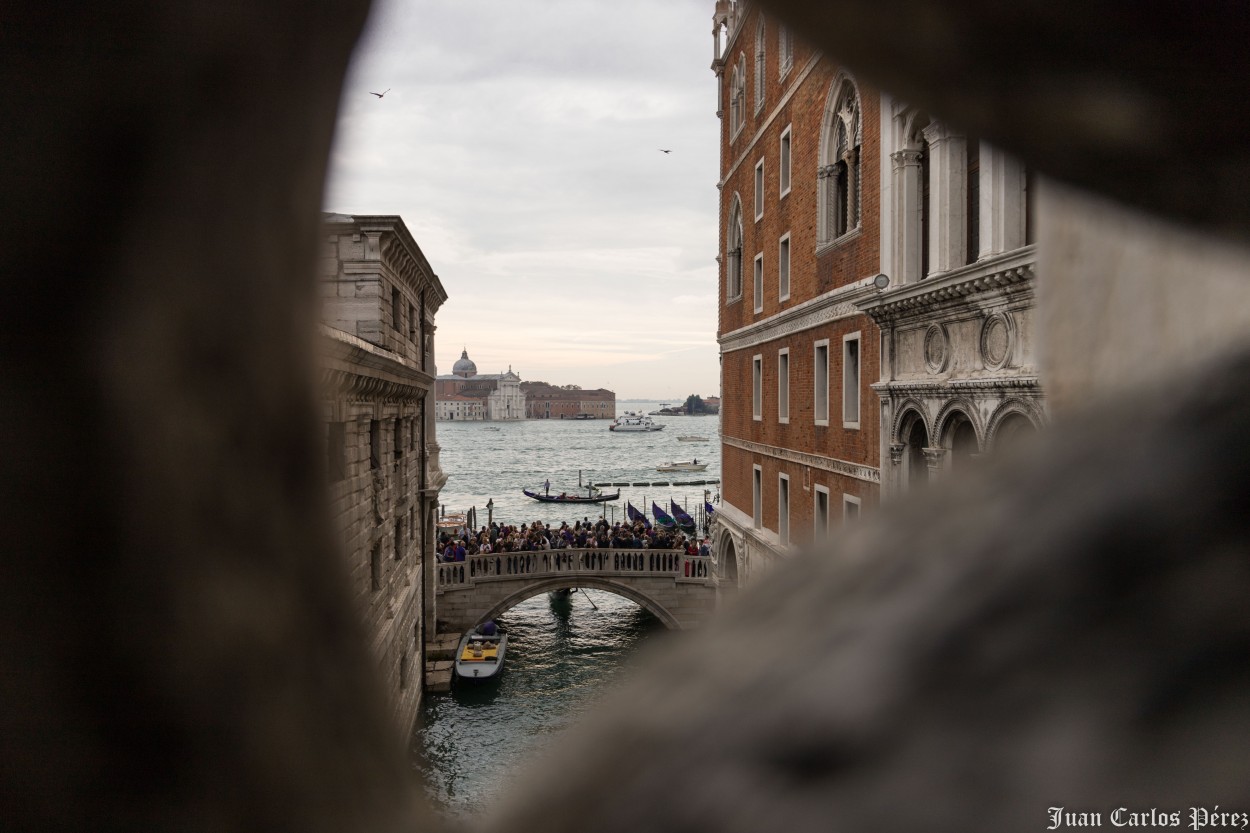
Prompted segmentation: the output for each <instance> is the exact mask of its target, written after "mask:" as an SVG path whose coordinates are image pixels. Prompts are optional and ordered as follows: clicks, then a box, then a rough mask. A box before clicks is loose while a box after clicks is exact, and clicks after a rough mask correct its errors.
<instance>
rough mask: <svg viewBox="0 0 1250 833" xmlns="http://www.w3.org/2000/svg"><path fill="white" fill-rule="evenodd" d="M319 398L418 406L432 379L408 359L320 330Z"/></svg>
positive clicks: (349, 336)
mask: <svg viewBox="0 0 1250 833" xmlns="http://www.w3.org/2000/svg"><path fill="white" fill-rule="evenodd" d="M321 332H322V335H323V336H324V337H325V338H324V347H323V356H322V362H321V386H322V394H323V395H324V396H327V397H330V398H346V399H348V400H349V401H354V402H378V401H381V402H404V403H416V402H419V401H420V400H421V399H422V398H423V397H424V396H426V395H427V394H428V393H429V391H430V390H431V389H432V388H433V386H434V377H432V376H430V375H429V374H428V373H424V372H422V371H421V370H418V369H417V368H416V367H414V366H413V365H412V363H411V362H409V361H408V360H407V359H404V358H403V357H402V356H399V355H396V354H395V353H392V352H390V351H389V350H385V349H383V348H381V347H378V346H377V345H374V344H370V343H369V342H367V341H364V340H363V339H359V338H356V337H355V336H353V335H350V334H349V333H344V332H342V331H340V330H336V329H334V328H333V327H327V326H324V325H323V326H322V327H321Z"/></svg>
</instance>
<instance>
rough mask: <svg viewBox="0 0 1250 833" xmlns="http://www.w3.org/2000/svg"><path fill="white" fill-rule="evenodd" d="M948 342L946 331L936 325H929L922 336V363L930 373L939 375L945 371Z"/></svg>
mask: <svg viewBox="0 0 1250 833" xmlns="http://www.w3.org/2000/svg"><path fill="white" fill-rule="evenodd" d="M950 352H951V351H950V342H949V340H948V339H947V337H946V329H945V328H944V327H941V326H939V325H937V324H933V325H930V327H929V329H928V330H927V331H926V332H925V334H924V363H925V367H927V368H928V369H929V372H930V373H941V372H942V371H944V370H946V365H947V363H948V362H949V360H950Z"/></svg>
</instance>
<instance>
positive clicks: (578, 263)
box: [324, 0, 720, 400]
mask: <svg viewBox="0 0 1250 833" xmlns="http://www.w3.org/2000/svg"><path fill="white" fill-rule="evenodd" d="M713 6H714V3H713V2H712V0H633V2H628V3H621V2H607V0H543V2H542V3H513V2H506V1H505V0H458V1H457V2H445V0H444V2H437V0H376V2H375V3H374V11H373V16H372V18H371V20H370V22H369V26H368V29H367V30H366V33H365V36H364V38H363V39H362V40H361V42H360V44H359V45H358V47H357V50H356V55H355V59H354V61H353V66H352V71H351V72H350V74H349V76H348V79H347V83H346V87H345V90H344V93H343V102H342V107H341V112H340V115H339V123H338V134H337V137H336V140H335V147H334V152H333V156H332V158H331V173H330V181H329V185H328V186H327V193H326V196H325V202H324V208H325V209H326V210H327V211H337V212H342V213H347V214H398V215H400V216H402V217H403V218H404V222H405V223H406V224H407V225H408V228H409V230H411V231H412V234H413V237H415V238H416V240H417V243H418V245H420V246H421V249H422V251H423V252H425V255H426V257H427V258H428V259H429V261H430V264H431V265H432V266H433V268H434V271H435V272H436V273H437V274H438V276H439V278H440V279H441V280H442V282H443V286H444V287H446V289H447V293H448V295H449V296H450V298H449V300H448V302H447V303H446V304H445V305H444V306H443V307H442V309H441V310H439V312H438V316H437V319H436V323H437V324H438V332H437V335H436V345H437V352H436V360H437V362H438V369H439V372H440V373H448V372H450V371H451V366H452V363H453V362H454V361H455V360H456V359H458V358H459V357H460V351H461V349H462V348H463V347H467V348H468V351H469V356H470V358H472V359H473V360H474V361H475V362H476V363H477V367H478V371H479V372H482V373H496V372H499V371H502V370H504V369H506V368H507V367H508V365H509V364H511V366H512V368H513V369H514V370H515V371H517V372H518V373H519V374H520V375H521V378H522V379H526V380H542V381H547V382H551V383H554V384H576V385H581V386H582V387H587V388H590V387H606V388H610V389H612V390H614V391H616V394H617V396H618V397H619V398H633V397H655V398H659V399H665V400H673V399H678V398H679V397H680V398H684V397H685V396H686V395H688V394H690V393H698V394H700V395H703V396H708V395H718V394H719V378H720V373H719V369H718V363H717V348H716V300H717V298H716V263H715V256H716V249H717V245H718V234H717V191H716V178H717V137H718V132H719V122H718V120H717V118H716V112H715V111H716V85H715V77H714V76H713V75H712V73H711V71H710V69H709V65H710V63H711V60H712V36H711V20H712V11H713ZM388 87H389V88H390V92H388V93H387V94H386V96H385V98H382V99H378V98H377V97H375V96H372V95H370V94H369V91H371V90H373V91H377V92H382V91H383V90H385V89H387V88H388ZM660 148H668V149H671V150H672V153H670V154H664V153H661V152H660V150H659V149H660Z"/></svg>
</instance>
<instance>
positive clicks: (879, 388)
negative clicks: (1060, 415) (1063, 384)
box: [871, 376, 1043, 398]
mask: <svg viewBox="0 0 1250 833" xmlns="http://www.w3.org/2000/svg"><path fill="white" fill-rule="evenodd" d="M871 387H872V389H873V390H874V391H876V392H877V394H878V395H879V396H881V397H883V398H886V397H895V398H899V397H904V396H908V395H911V394H917V395H921V396H924V395H928V396H932V395H933V394H942V393H953V392H955V391H958V392H959V393H970V392H972V393H975V392H985V393H995V392H1000V391H1004V390H1012V391H1018V392H1026V393H1032V394H1034V395H1036V396H1042V395H1043V392H1042V385H1041V382H1040V381H1039V379H1038V378H1037V377H1036V376H1002V377H993V378H985V379H916V380H909V381H904V382H899V381H895V382H877V383H875V384H873V385H872V386H871Z"/></svg>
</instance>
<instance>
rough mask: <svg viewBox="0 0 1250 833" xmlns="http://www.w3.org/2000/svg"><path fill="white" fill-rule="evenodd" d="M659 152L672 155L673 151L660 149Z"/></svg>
mask: <svg viewBox="0 0 1250 833" xmlns="http://www.w3.org/2000/svg"><path fill="white" fill-rule="evenodd" d="M658 150H659V151H660V153H672V151H671V150H665V149H664V148H658Z"/></svg>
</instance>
